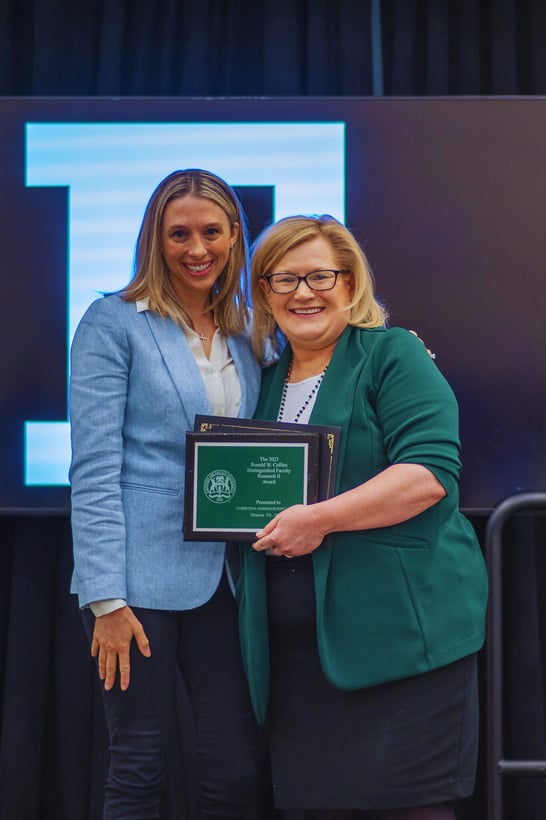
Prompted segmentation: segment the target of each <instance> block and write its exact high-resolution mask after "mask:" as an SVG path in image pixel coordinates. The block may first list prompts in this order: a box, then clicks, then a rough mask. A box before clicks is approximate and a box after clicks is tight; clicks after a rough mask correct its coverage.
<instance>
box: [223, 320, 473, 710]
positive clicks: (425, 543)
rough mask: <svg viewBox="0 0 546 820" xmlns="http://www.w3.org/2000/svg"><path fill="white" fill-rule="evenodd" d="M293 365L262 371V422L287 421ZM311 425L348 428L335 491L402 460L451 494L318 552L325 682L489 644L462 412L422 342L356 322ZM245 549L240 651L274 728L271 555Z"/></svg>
mask: <svg viewBox="0 0 546 820" xmlns="http://www.w3.org/2000/svg"><path fill="white" fill-rule="evenodd" d="M289 357H290V350H289V348H287V349H286V350H285V351H284V352H283V355H282V356H281V358H280V360H279V362H278V363H277V364H276V365H274V366H273V367H271V368H268V369H267V370H266V371H265V372H264V376H263V379H262V389H261V395H260V400H259V403H258V407H257V410H256V413H255V417H256V418H263V419H275V418H276V417H277V411H278V407H279V402H280V397H281V392H282V386H283V382H284V379H285V376H286V372H287V369H288V363H289ZM310 423H311V424H326V425H336V426H339V427H341V428H342V437H341V445H340V455H339V462H338V470H337V486H336V492H337V493H341V492H343V491H344V490H348V489H350V488H352V487H355V486H357V485H358V484H362V483H363V482H364V481H366V480H368V479H369V478H371V477H372V476H374V475H377V473H379V472H381V470H383V469H385V468H386V467H388V466H389V465H390V464H399V463H414V464H422V465H424V466H425V467H428V469H429V470H431V472H432V473H434V475H435V476H436V477H437V478H438V480H439V481H440V482H441V484H442V485H443V487H444V488H445V490H446V496H445V498H443V499H442V500H441V501H440V502H438V503H437V504H435V505H434V506H433V507H431V508H430V509H428V510H426V511H425V512H423V513H421V514H420V515H418V516H416V517H414V518H412V519H410V520H409V521H405V522H403V523H401V524H397V525H395V526H392V527H382V528H379V529H373V530H360V531H353V532H340V533H333V534H332V535H330V536H328V537H327V538H326V539H325V540H324V542H323V543H322V544H321V545H320V547H319V548H318V549H316V550H315V552H314V553H313V559H312V560H313V567H314V579H315V590H316V619H317V639H318V647H319V652H320V659H321V663H322V668H323V671H324V674H325V676H326V678H327V679H328V680H329V681H330V682H331V683H332V684H333V685H334V686H336V687H339V688H341V689H359V688H363V687H367V686H373V685H374V684H379V683H383V682H386V681H391V680H395V679H398V678H404V677H409V676H411V675H416V674H419V673H423V672H427V671H429V670H432V669H435V668H437V667H440V666H444V665H446V664H448V663H450V662H452V661H455V660H457V659H458V658H462V657H464V656H465V655H468V654H470V653H472V652H475V651H477V650H478V649H480V647H481V646H482V644H483V641H484V631H485V608H486V601H487V575H486V569H485V562H484V560H483V556H482V552H481V549H480V546H479V544H478V541H477V538H476V535H475V532H474V530H473V528H472V526H471V524H470V523H469V522H468V521H467V520H466V519H465V518H464V516H463V515H462V514H461V513H460V512H459V494H458V478H459V472H460V469H461V463H460V460H459V438H458V407H457V402H456V399H455V397H454V395H453V392H452V390H451V388H450V386H449V385H448V383H447V382H446V380H445V379H444V377H443V376H442V375H441V373H440V371H439V370H438V368H437V367H436V365H435V364H434V362H433V361H432V360H431V358H430V356H429V355H428V353H427V351H426V350H425V347H424V346H423V344H422V343H421V342H420V341H419V340H418V339H416V338H415V337H414V336H413V335H412V334H410V333H409V332H408V331H406V330H402V329H400V328H391V329H389V330H386V329H384V328H373V329H369V330H363V329H360V328H354V327H351V326H349V327H347V328H346V330H345V331H344V333H343V334H342V336H341V337H340V339H339V341H338V343H337V346H336V349H335V351H334V354H333V357H332V360H331V362H330V365H329V367H328V370H327V371H326V375H325V377H324V379H323V382H322V384H321V387H320V390H319V393H318V396H317V400H316V404H315V407H314V409H313V413H312V415H311V419H310ZM393 505H396V499H393ZM241 552H242V572H241V576H240V578H239V582H238V586H237V596H238V600H239V612H240V633H241V645H242V652H243V660H244V664H245V669H246V673H247V677H248V681H249V685H250V691H251V696H252V702H253V705H254V710H255V712H256V716H257V718H258V720H259V721H260V722H262V721H263V720H264V719H265V716H266V713H267V703H268V696H269V649H268V627H267V602H266V584H265V562H266V560H267V558H266V557H265V556H264V554H263V553H256V552H255V551H254V550H253V549H252V547H251V546H250V545H243V546H242V547H241Z"/></svg>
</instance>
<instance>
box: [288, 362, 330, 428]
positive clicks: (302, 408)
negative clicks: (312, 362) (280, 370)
mask: <svg viewBox="0 0 546 820" xmlns="http://www.w3.org/2000/svg"><path fill="white" fill-rule="evenodd" d="M293 363H294V357H293V356H292V358H291V359H290V364H289V365H288V372H287V374H286V378H285V380H284V384H283V387H282V394H281V403H280V405H279V413H278V415H277V421H284V420H285V419H284V412H285V409H286V397H287V395H288V382H289V380H290V374H291V373H292V365H293ZM327 370H328V364H326V366H325V368H324V370H323V371H322V373H319V375H318V376H317V379H316V381H315V383H314V385H313V387H312V388H311V392H310V393H309V395H308V396H307V398H306V399H305V401H304V403H303V404H302V406H301V407H300V409H299V410H298V412H297V413H296V415H295V417H294V419H293V421H294V423H295V424H297V422H298V421H299V419H300V416H301V415H302V413H303V411H304V410H305V408H306V407H308V405H309V402H310V401H311V399H312V398H313V396H314V395H315V393H316V392H317V390H318V389H319V387H320V385H321V382H322V380H323V378H324V374H325V373H326V371H327Z"/></svg>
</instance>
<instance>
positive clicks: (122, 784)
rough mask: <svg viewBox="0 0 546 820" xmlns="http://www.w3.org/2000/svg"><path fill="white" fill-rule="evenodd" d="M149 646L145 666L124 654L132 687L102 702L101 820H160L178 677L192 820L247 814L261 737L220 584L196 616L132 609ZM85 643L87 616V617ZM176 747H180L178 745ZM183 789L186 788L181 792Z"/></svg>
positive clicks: (175, 728)
mask: <svg viewBox="0 0 546 820" xmlns="http://www.w3.org/2000/svg"><path fill="white" fill-rule="evenodd" d="M134 612H135V615H136V617H137V618H138V619H139V620H140V621H141V623H142V625H143V627H144V630H145V632H146V634H147V636H148V639H149V641H150V646H151V651H152V655H151V658H144V657H142V655H141V654H140V652H139V651H138V649H137V647H136V645H134V642H133V647H132V650H131V683H130V686H129V689H128V690H127V691H126V692H122V691H121V690H120V688H119V685H118V682H116V686H115V688H114V689H113V690H111V691H110V692H104V690H103V699H104V705H105V709H106V718H107V722H108V728H109V732H110V768H109V772H108V779H107V784H106V791H105V805H104V820H121V819H122V818H123V820H152V818H159V817H160V804H161V799H162V792H163V787H164V783H165V756H166V753H167V750H168V749H169V748H170V747H171V748H172V744H173V742H175V743H176V742H178V743H182V740H181V739H180V738H179V737H178V738H177V737H176V735H177V733H178V732H179V725H178V721H177V715H176V710H175V708H174V704H175V688H176V676H177V675H181V676H182V679H183V682H184V685H185V687H186V690H187V693H188V696H189V700H190V703H191V708H192V713H193V723H194V727H195V728H194V732H195V736H194V738H192V739H191V740H192V743H193V746H194V748H195V750H196V754H197V759H196V763H195V767H196V771H197V778H198V785H197V788H196V790H195V791H196V792H197V797H196V803H197V806H196V817H198V818H199V820H212V818H216V819H217V820H218V818H224V820H225V818H238V820H243V818H246V817H247V816H248V810H249V805H250V802H251V799H252V797H253V795H254V793H255V785H256V773H257V771H258V769H259V766H260V764H261V755H260V751H259V746H260V744H259V731H258V728H257V726H256V723H255V720H254V716H253V713H252V708H251V704H250V699H249V695H248V690H247V683H246V679H245V676H244V672H243V668H242V663H241V660H240V649H239V636H238V628H237V609H236V604H235V601H234V599H233V596H232V594H231V590H230V589H229V586H228V583H227V581H226V579H225V577H223V578H222V581H221V583H220V586H219V588H218V590H217V591H216V593H215V595H214V596H213V598H212V599H211V600H210V601H208V602H207V603H206V604H204V605H203V606H201V607H198V608H197V609H192V610H187V611H183V612H168V611H165V612H164V611H159V610H150V609H138V608H135V609H134ZM84 621H85V626H86V629H87V632H88V636H89V637H91V634H92V631H93V624H94V617H93V616H92V614H91V613H90V612H89V611H88V610H85V611H84ZM182 745H187V743H183V744H182ZM188 785H189V784H188Z"/></svg>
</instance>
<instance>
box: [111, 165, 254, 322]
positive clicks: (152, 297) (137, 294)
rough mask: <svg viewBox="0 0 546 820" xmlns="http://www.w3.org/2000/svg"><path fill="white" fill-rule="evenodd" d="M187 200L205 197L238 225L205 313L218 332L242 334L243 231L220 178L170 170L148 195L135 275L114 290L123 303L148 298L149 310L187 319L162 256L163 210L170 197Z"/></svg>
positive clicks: (233, 196) (245, 242) (244, 310)
mask: <svg viewBox="0 0 546 820" xmlns="http://www.w3.org/2000/svg"><path fill="white" fill-rule="evenodd" d="M188 194H191V195H192V196H199V197H203V198H204V199H210V200H211V201H212V202H214V203H216V205H219V206H220V208H222V210H223V211H224V213H225V214H226V216H227V218H228V221H229V224H230V228H231V229H233V228H234V227H235V226H236V225H238V226H239V231H238V234H237V238H236V240H235V243H234V245H233V247H232V249H231V251H230V254H229V259H228V262H227V264H226V267H225V268H224V270H223V271H222V273H221V274H220V276H219V277H218V279H217V280H216V282H215V283H214V286H213V288H212V291H211V294H210V304H209V307H208V309H209V310H210V311H212V312H213V313H214V317H215V320H216V323H217V325H218V327H219V328H220V330H221V331H222V333H224V334H225V335H231V334H234V333H240V332H241V331H243V330H244V329H245V328H246V326H247V323H248V318H249V315H248V307H247V296H248V279H249V276H248V231H247V224H246V218H245V214H244V211H243V209H242V207H241V204H240V202H239V200H238V198H237V195H236V194H235V191H233V189H232V188H231V187H230V186H229V185H228V184H227V183H226V182H224V180H223V179H221V178H220V177H218V176H216V175H215V174H212V173H210V172H209V171H203V170H201V169H199V168H189V169H186V170H183V171H173V173H172V174H169V176H167V177H165V179H163V180H162V181H161V182H160V183H159V185H158V186H157V188H156V189H155V191H154V192H153V193H152V195H151V197H150V199H149V201H148V204H147V205H146V210H145V211H144V216H143V218H142V224H141V226H140V231H139V234H138V238H137V242H136V247H135V259H134V273H133V277H132V279H131V281H130V283H129V284H128V285H127V286H126V287H125V288H123V289H122V290H121V291H119V295H120V296H121V297H122V298H124V299H126V300H127V301H128V302H136V301H137V300H138V299H145V298H147V299H148V304H149V308H150V310H153V311H155V312H156V313H159V314H160V315H161V316H170V317H171V319H173V320H174V321H175V322H181V321H182V322H185V323H186V324H189V325H190V327H192V321H191V319H190V317H189V315H188V314H187V312H186V309H185V307H184V305H183V304H182V303H181V302H180V301H179V300H178V298H177V296H176V293H175V290H174V288H173V286H172V283H171V279H170V276H169V270H168V268H167V265H166V264H165V260H164V258H163V252H162V247H161V228H162V223H163V217H164V214H165V208H166V207H167V205H168V204H169V202H171V201H172V200H173V199H176V198H177V197H184V196H188Z"/></svg>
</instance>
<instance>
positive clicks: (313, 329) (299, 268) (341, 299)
mask: <svg viewBox="0 0 546 820" xmlns="http://www.w3.org/2000/svg"><path fill="white" fill-rule="evenodd" d="M338 269H339V264H338V263H337V259H336V257H335V254H334V251H333V248H332V246H331V245H330V243H329V242H328V240H327V239H324V237H322V236H317V237H316V238H314V239H311V240H309V241H307V242H303V243H302V244H301V245H297V246H296V247H294V248H292V249H291V250H289V251H288V252H287V253H286V254H285V255H284V256H283V257H282V258H281V259H280V260H279V262H278V264H276V265H275V266H274V268H273V269H272V270H270V271H268V273H296V274H297V275H298V276H304V275H305V274H307V273H309V272H310V271H315V270H338ZM260 286H261V287H262V289H263V291H264V294H265V297H266V299H267V301H268V303H269V306H270V308H271V311H272V312H273V316H274V318H275V321H276V322H277V324H278V326H279V328H280V329H281V330H282V332H283V333H284V334H285V336H286V337H287V338H288V340H289V342H290V344H291V346H292V350H293V351H294V355H297V354H298V352H300V351H304V350H305V351H324V350H326V349H329V348H333V347H334V346H335V343H336V342H337V340H338V339H339V337H340V336H341V334H342V333H343V331H344V330H345V328H346V326H347V324H348V320H349V311H348V310H347V307H348V305H349V304H350V301H351V290H352V279H351V276H350V275H345V274H340V275H339V276H338V278H337V282H336V285H335V287H334V288H333V289H332V290H323V291H316V290H311V289H310V288H309V287H308V286H307V284H306V283H305V282H303V281H301V282H300V284H299V286H298V288H297V290H295V291H292V293H273V291H272V290H271V288H270V287H269V284H268V283H267V281H266V280H263V279H261V280H260Z"/></svg>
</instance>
